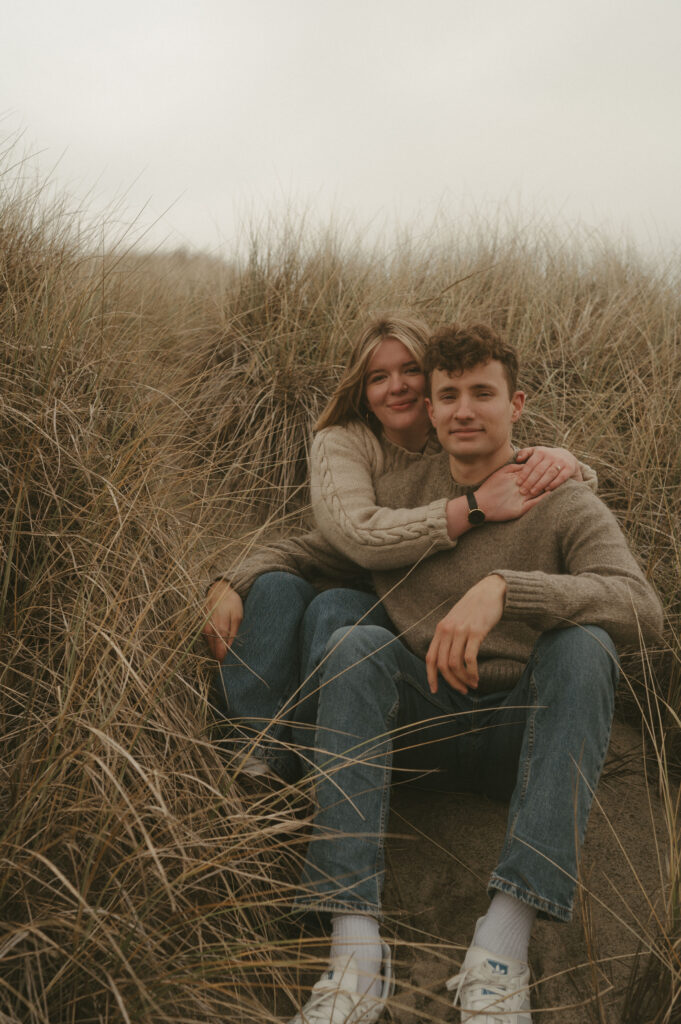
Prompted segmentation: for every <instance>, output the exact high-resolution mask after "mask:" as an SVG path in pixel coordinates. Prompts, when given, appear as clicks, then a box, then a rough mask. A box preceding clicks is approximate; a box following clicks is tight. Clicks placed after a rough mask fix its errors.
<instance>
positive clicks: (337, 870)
mask: <svg viewBox="0 0 681 1024" xmlns="http://www.w3.org/2000/svg"><path fill="white" fill-rule="evenodd" d="M319 680H320V686H319V709H318V717H317V730H316V736H315V744H316V749H315V752H314V756H315V762H316V766H317V773H318V775H317V804H318V810H317V813H316V815H315V821H314V826H313V833H312V837H311V840H310V845H309V848H308V854H307V859H306V863H305V868H304V871H303V877H302V882H301V891H300V894H299V896H298V899H297V903H298V905H299V906H301V907H304V908H308V909H314V910H322V911H326V912H329V913H331V914H332V915H333V919H332V920H333V936H332V953H331V965H330V968H329V971H328V972H327V973H326V974H325V975H324V976H323V978H322V979H321V981H320V982H318V983H317V985H316V986H315V988H314V989H313V992H312V996H311V999H310V1001H309V1003H308V1004H307V1006H306V1007H305V1010H304V1012H303V1014H302V1015H299V1016H298V1017H296V1018H295V1024H300V1021H302V1020H304V1019H306V1016H308V1015H310V1014H312V1012H313V1011H314V1012H315V1013H317V1014H321V1013H322V1012H326V1009H327V1004H328V1007H331V1006H332V1005H334V1001H335V1000H338V999H340V998H341V997H342V999H343V1000H349V1002H348V1006H349V1007H353V1008H354V1010H355V1011H357V1008H358V1006H359V1005H360V1004H361V1006H362V1011H363V1012H364V1009H365V1002H366V1001H367V1000H368V1001H369V1011H368V1013H369V1015H368V1016H366V1018H365V1017H364V1016H363V1017H362V1020H363V1021H364V1020H365V1019H366V1020H367V1021H369V1020H377V1019H378V1015H380V1011H381V1008H382V1006H383V1004H384V1002H385V996H386V993H387V988H386V986H388V985H389V977H390V971H389V951H387V947H385V946H384V945H382V944H381V942H380V935H379V931H378V919H379V917H380V898H381V890H382V882H383V840H384V832H385V826H386V821H387V816H388V804H389V787H390V780H391V771H392V764H393V754H395V761H396V763H397V764H400V765H401V763H402V760H403V759H404V760H405V770H408V771H409V772H411V773H412V774H413V775H415V774H416V773H419V774H422V773H423V771H424V770H426V771H428V770H430V769H432V768H435V767H437V765H438V764H440V763H447V764H448V766H449V767H451V768H453V769H454V770H455V771H456V767H457V766H456V749H457V748H458V744H454V745H453V744H451V742H450V743H449V745H448V743H447V741H451V740H452V738H453V737H454V736H455V735H456V733H457V732H461V733H463V734H464V735H465V734H467V733H468V734H470V733H472V729H471V722H470V716H469V715H467V714H466V713H465V712H467V711H469V710H470V703H471V702H470V700H469V699H468V698H466V697H462V696H461V695H460V694H456V693H454V691H452V690H450V689H449V688H448V687H446V686H445V685H444V684H443V686H442V689H441V692H440V694H438V695H437V697H433V696H432V695H431V694H430V692H429V690H428V683H427V678H426V667H425V663H424V662H423V661H421V659H419V658H417V657H416V656H415V655H413V654H412V653H411V652H410V651H408V650H407V648H406V647H405V646H404V645H403V644H402V643H400V641H399V640H398V639H397V638H396V637H395V636H394V635H393V633H392V632H391V631H389V630H388V629H385V628H381V627H377V626H354V627H350V628H349V629H344V630H338V631H337V632H336V633H334V634H333V636H332V637H331V639H330V642H329V644H328V648H327V656H326V658H325V659H324V662H323V664H322V667H321V669H320V672H319ZM361 918H364V922H365V924H364V930H363V931H362V930H361V929H360V927H359V922H360V919H361ZM338 931H342V934H340V935H339V934H337V932H338ZM367 963H368V964H369V966H366V965H367ZM339 993H340V994H339ZM343 1005H345V1003H344V1004H343ZM314 1019H319V1020H320V1021H321V1020H322V1019H324V1020H325V1019H326V1017H322V1016H321V1015H320V1016H319V1017H318V1018H317V1017H315V1018H314ZM329 1019H331V1017H329Z"/></svg>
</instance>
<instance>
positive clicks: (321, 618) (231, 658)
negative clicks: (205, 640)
mask: <svg viewBox="0 0 681 1024" xmlns="http://www.w3.org/2000/svg"><path fill="white" fill-rule="evenodd" d="M374 606H375V607H374ZM359 621H362V622H364V623H368V622H370V623H374V624H376V625H379V626H383V627H385V628H387V629H391V628H392V626H391V623H390V620H389V619H388V617H387V615H386V614H385V612H384V610H383V608H382V606H381V605H377V598H376V596H375V594H369V593H364V592H362V591H357V590H349V589H345V588H343V589H341V588H337V589H333V590H327V591H324V592H323V593H321V594H320V593H318V592H317V591H316V590H315V588H314V587H313V586H312V585H311V584H310V583H307V582H306V581H305V580H303V579H300V578H299V577H298V576H293V575H292V574H290V573H285V572H272V573H265V574H263V575H262V576H260V577H258V579H257V580H256V581H255V583H254V584H253V586H252V587H251V589H250V591H249V593H248V596H247V598H246V600H245V602H244V618H243V622H242V623H241V627H240V629H239V632H238V634H237V637H236V639H235V641H234V643H233V644H232V647H231V649H230V651H229V652H228V654H227V656H226V657H225V659H224V661H223V662H222V665H221V667H220V672H219V675H218V680H217V700H218V705H219V710H220V711H221V713H222V714H223V715H224V716H225V717H226V718H227V719H229V721H230V723H231V725H232V727H233V735H234V732H235V734H236V738H237V740H238V742H240V743H243V741H246V743H247V744H248V752H249V753H250V754H252V755H254V756H256V757H258V758H260V759H261V760H263V761H265V762H266V763H268V764H269V765H270V767H271V768H272V769H273V770H274V771H275V772H276V773H277V774H278V775H279V776H281V778H283V779H286V780H287V781H294V780H295V779H296V778H298V777H299V776H300V775H301V774H302V773H304V772H305V771H306V770H307V769H308V768H309V767H310V766H311V755H310V753H309V750H311V749H312V748H313V747H314V731H315V726H316V721H317V703H318V693H319V679H318V674H317V672H316V671H315V669H316V667H317V666H318V665H319V664H320V663H322V662H323V660H324V657H325V653H326V648H327V644H328V641H329V637H330V636H331V634H332V633H333V632H334V630H336V629H337V628H339V627H342V626H352V625H353V624H354V623H357V622H359Z"/></svg>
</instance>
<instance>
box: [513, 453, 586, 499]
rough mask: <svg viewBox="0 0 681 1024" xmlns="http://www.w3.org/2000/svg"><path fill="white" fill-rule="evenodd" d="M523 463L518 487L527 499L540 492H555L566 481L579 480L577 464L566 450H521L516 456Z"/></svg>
mask: <svg viewBox="0 0 681 1024" xmlns="http://www.w3.org/2000/svg"><path fill="white" fill-rule="evenodd" d="M516 459H517V461H518V462H522V463H524V465H523V466H522V473H521V475H520V480H519V486H520V489H521V491H522V492H523V493H524V494H526V495H527V496H528V497H530V498H533V497H535V495H537V494H541V492H542V491H555V489H556V487H560V485H561V484H564V483H565V481H566V480H581V479H582V471H581V469H580V468H579V462H578V461H577V459H576V458H575V457H574V455H573V454H572V452H569V451H568V450H567V448H544V447H543V446H542V445H535V446H534V447H533V448H522V449H521V450H520V451H519V452H518V454H517V455H516Z"/></svg>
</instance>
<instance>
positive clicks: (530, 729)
mask: <svg viewBox="0 0 681 1024" xmlns="http://www.w3.org/2000/svg"><path fill="white" fill-rule="evenodd" d="M530 694H531V697H532V701H531V707H530V713H529V715H528V716H527V724H526V726H525V728H526V729H527V757H526V758H525V761H524V763H523V765H522V777H521V778H519V779H518V783H517V784H519V785H520V787H521V789H520V798H519V800H518V807H517V810H516V813H515V815H514V817H513V821H512V822H510V825H509V829H508V832H507V836H506V842H505V843H504V849H503V853H502V859H503V858H504V857H505V856H507V854H508V851H509V850H510V848H511V843H512V842H513V837H514V835H515V827H516V824H517V822H518V818H519V817H520V813H521V811H522V809H523V806H524V803H525V797H526V796H527V788H528V786H529V782H530V763H531V761H532V754H533V752H534V739H535V718H536V715H537V704H538V702H539V693H538V690H537V685H536V683H535V680H534V673H533V674H532V675H531V676H530Z"/></svg>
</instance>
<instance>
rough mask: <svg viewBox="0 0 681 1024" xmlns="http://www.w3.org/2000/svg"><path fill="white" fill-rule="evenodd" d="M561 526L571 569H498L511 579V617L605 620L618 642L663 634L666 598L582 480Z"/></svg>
mask: <svg viewBox="0 0 681 1024" xmlns="http://www.w3.org/2000/svg"><path fill="white" fill-rule="evenodd" d="M557 495H558V492H556V496H557ZM556 529H557V530H558V536H559V538H560V544H561V550H562V557H563V563H564V567H565V568H564V572H563V573H560V574H552V573H544V572H536V571H535V572H517V571H512V570H507V569H500V570H498V572H497V570H495V572H497V575H499V576H503V578H504V579H505V580H506V586H507V590H506V601H505V605H504V618H508V619H516V620H521V621H525V622H527V623H528V624H530V625H532V626H533V627H534V628H536V629H539V630H541V631H544V630H547V629H555V628H559V627H565V626H569V625H573V624H578V625H587V624H590V625H594V626H601V627H602V628H603V629H605V630H606V631H607V632H608V633H609V634H610V636H611V637H612V639H613V641H614V643H615V644H635V645H636V644H639V643H640V642H641V638H643V640H644V641H651V640H655V639H657V638H659V635H660V633H661V631H662V621H663V615H662V606H661V604H660V601H659V598H658V596H657V594H656V593H655V591H654V589H653V587H652V586H651V585H650V584H649V583H648V581H647V580H646V579H645V577H644V575H643V573H642V572H641V569H640V568H639V566H638V563H637V562H636V559H635V558H634V556H633V554H632V553H631V551H630V550H629V547H628V545H627V542H626V540H625V538H624V535H623V533H622V531H621V529H620V527H619V525H618V524H617V521H616V519H615V517H614V516H613V514H612V513H611V512H610V510H609V509H607V508H606V507H605V505H604V504H603V503H602V502H601V501H600V500H599V499H598V498H597V497H596V496H595V495H594V494H593V493H592V492H591V491H590V490H588V489H587V488H585V487H583V486H578V487H575V488H574V490H573V492H572V494H570V495H569V499H568V500H565V501H564V502H563V503H562V509H561V511H560V514H559V516H558V518H557V521H556Z"/></svg>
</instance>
